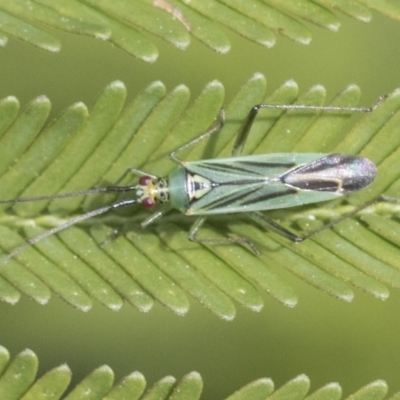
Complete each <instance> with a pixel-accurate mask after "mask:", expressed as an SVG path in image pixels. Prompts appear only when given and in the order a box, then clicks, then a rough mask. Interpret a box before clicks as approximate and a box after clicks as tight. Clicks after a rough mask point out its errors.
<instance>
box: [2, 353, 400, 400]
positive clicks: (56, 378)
mask: <svg viewBox="0 0 400 400" xmlns="http://www.w3.org/2000/svg"><path fill="white" fill-rule="evenodd" d="M0 363H1V370H0V375H1V376H0V396H1V398H2V399H7V400H14V399H15V400H19V399H21V400H41V399H43V400H45V399H49V398H51V399H54V400H57V399H61V398H63V399H65V400H78V399H87V400H124V399H129V400H134V399H137V400H139V399H141V400H153V399H157V400H163V399H165V400H167V399H168V400H196V399H200V398H201V394H202V390H203V380H202V378H201V376H200V374H199V373H197V372H190V373H188V374H187V375H185V376H183V377H182V378H181V379H180V380H177V379H175V378H174V377H172V376H166V377H164V378H162V379H160V380H159V381H158V382H155V383H154V384H153V385H152V386H151V387H148V388H147V390H146V384H147V382H146V379H145V377H144V376H143V375H142V374H141V373H140V372H137V371H135V372H132V373H131V374H129V375H127V376H125V377H123V378H122V379H120V380H119V381H118V382H115V381H114V380H115V378H114V373H113V370H112V369H111V368H110V367H109V366H107V365H103V366H101V367H99V368H97V369H95V370H94V371H92V372H91V373H90V374H89V375H87V376H86V377H85V378H83V379H82V381H81V382H78V383H77V384H76V386H75V387H73V388H70V387H69V385H70V382H71V378H72V371H71V370H70V368H69V367H68V366H67V365H65V364H64V365H60V366H59V367H56V368H53V369H52V370H50V371H48V372H46V373H45V374H44V375H43V376H42V377H40V378H37V377H36V374H37V368H38V358H37V356H36V354H35V353H34V352H33V351H31V350H29V349H27V350H24V351H22V352H21V353H19V354H17V355H16V356H15V357H14V359H12V360H10V354H9V353H8V351H7V349H5V348H4V347H0ZM310 385H311V382H310V380H309V378H308V377H307V376H306V375H299V376H297V377H296V378H294V379H293V380H291V381H289V382H286V383H285V384H283V385H282V386H281V387H280V388H278V389H275V388H274V383H273V381H272V380H271V379H269V378H260V379H257V380H255V381H253V382H250V383H249V384H247V385H246V386H244V387H242V388H240V389H238V390H237V391H236V392H235V393H233V394H232V395H231V396H229V397H227V398H226V400H258V399H259V400H265V399H270V400H284V399H299V400H301V399H307V400H340V399H341V397H342V389H341V387H340V385H339V384H338V383H329V384H327V385H325V386H323V387H321V388H320V389H317V390H316V391H314V392H313V393H311V394H308V393H309V391H310ZM66 391H69V393H68V394H67V395H66V396H65V397H63V394H64V393H65V392H66ZM387 392H388V386H387V384H386V382H385V381H383V380H377V381H374V382H371V383H369V384H367V385H365V386H363V387H362V388H360V389H359V390H358V391H357V392H355V393H353V394H352V395H351V396H350V397H349V398H351V399H353V400H369V399H374V400H379V399H384V398H385V397H386V395H387ZM398 396H399V394H395V395H394V396H392V397H390V398H388V399H393V400H394V399H396V398H398Z"/></svg>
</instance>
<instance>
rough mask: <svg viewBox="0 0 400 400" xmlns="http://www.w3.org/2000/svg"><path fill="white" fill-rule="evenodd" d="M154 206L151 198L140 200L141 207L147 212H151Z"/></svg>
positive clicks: (154, 203)
mask: <svg viewBox="0 0 400 400" xmlns="http://www.w3.org/2000/svg"><path fill="white" fill-rule="evenodd" d="M155 205H156V202H155V201H154V199H152V198H151V197H146V198H145V199H143V200H142V206H143V207H144V208H146V209H148V210H151V209H152V208H153V207H154V206H155Z"/></svg>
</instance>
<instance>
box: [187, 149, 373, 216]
mask: <svg viewBox="0 0 400 400" xmlns="http://www.w3.org/2000/svg"><path fill="white" fill-rule="evenodd" d="M333 156H337V157H353V158H356V159H357V160H366V159H364V158H361V157H357V156H344V155H340V154H338V155H327V154H321V153H292V154H290V153H282V154H265V155H253V156H245V157H235V158H225V159H212V160H201V161H195V162H183V163H182V166H183V167H184V168H185V169H186V171H187V173H188V174H190V175H192V176H195V175H199V176H201V177H203V178H205V179H207V180H209V181H210V183H211V189H210V190H209V191H208V192H207V193H205V194H204V195H202V196H201V197H199V198H192V199H191V200H190V201H189V208H188V210H187V212H186V214H187V215H208V214H224V213H235V212H249V211H262V210H272V209H277V208H287V207H296V206H300V205H303V204H308V203H315V202H320V201H326V200H331V199H334V198H337V197H338V196H341V195H342V194H344V193H341V192H340V191H336V190H335V191H332V190H324V189H322V190H318V187H317V186H318V185H317V184H315V182H317V183H318V180H320V181H321V182H322V183H324V182H325V181H324V176H323V164H324V160H325V157H328V161H329V157H333ZM316 160H321V162H320V163H318V162H316ZM366 161H367V162H369V160H366ZM369 163H371V162H369ZM371 164H372V163H371ZM309 165H310V169H311V167H313V166H314V165H316V166H317V169H318V174H317V175H316V177H315V178H313V176H312V174H311V173H308V174H307V169H308V166H309ZM321 165H322V167H321ZM328 167H329V165H328ZM321 169H322V172H321V171H320V170H321ZM348 169H349V168H348ZM298 170H299V171H302V170H304V171H305V173H303V175H302V176H303V179H309V180H310V182H312V183H313V189H311V190H307V189H304V188H303V189H299V188H298V187H296V186H294V185H291V184H287V183H285V182H284V177H285V176H286V175H290V174H292V175H296V174H297V171H298ZM336 170H337V173H339V176H338V177H337V179H332V178H329V179H327V181H329V180H330V181H333V183H334V185H335V188H337V187H339V186H340V179H341V176H340V173H342V170H343V167H342V166H341V169H338V168H337V167H336ZM336 170H335V171H336ZM331 171H332V169H331ZM354 172H355V173H356V174H357V173H359V172H358V171H354ZM299 175H300V172H299ZM372 179H373V178H372ZM368 183H369V182H368ZM322 186H324V185H322ZM364 186H365V185H364Z"/></svg>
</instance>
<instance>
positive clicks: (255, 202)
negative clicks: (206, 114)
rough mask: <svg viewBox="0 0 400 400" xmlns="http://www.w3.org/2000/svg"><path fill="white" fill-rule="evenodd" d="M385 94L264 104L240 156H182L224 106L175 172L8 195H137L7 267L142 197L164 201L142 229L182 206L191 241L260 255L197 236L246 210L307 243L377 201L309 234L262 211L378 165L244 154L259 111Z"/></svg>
mask: <svg viewBox="0 0 400 400" xmlns="http://www.w3.org/2000/svg"><path fill="white" fill-rule="evenodd" d="M385 98H386V96H382V97H380V98H379V99H378V101H377V102H376V103H375V104H373V105H372V106H371V107H335V106H312V105H298V104H258V105H255V106H254V107H253V108H252V109H251V110H250V112H249V114H248V116H247V118H246V120H245V122H244V124H243V127H242V129H241V130H240V131H239V133H238V136H237V138H236V142H235V145H234V148H233V151H232V157H230V158H221V159H210V160H200V161H182V160H180V159H179V158H178V157H177V156H176V154H177V153H178V152H180V151H182V150H184V149H186V148H188V147H190V146H192V145H194V144H196V143H198V142H200V141H202V140H204V139H206V138H208V137H210V136H211V135H213V134H215V133H217V132H219V131H220V130H221V128H222V126H223V124H224V120H225V115H224V111H223V110H221V113H220V119H219V122H218V123H217V124H216V125H215V126H213V127H211V128H210V129H209V130H208V131H207V132H205V133H203V134H202V135H200V136H199V137H197V138H196V139H194V140H192V141H190V142H188V143H186V144H185V145H183V146H181V147H179V148H178V149H176V150H174V151H173V152H172V153H170V158H171V159H172V160H173V161H174V162H176V163H177V164H178V166H177V167H176V168H175V169H174V170H173V171H172V172H171V173H170V174H169V175H168V176H167V177H159V176H155V175H151V174H149V173H146V172H143V171H141V170H138V169H134V168H131V169H129V170H128V171H126V173H133V174H136V175H139V176H140V178H139V182H138V184H136V185H131V186H118V185H116V186H106V187H99V188H92V189H89V190H81V191H77V192H71V193H62V194H55V195H45V196H39V197H24V198H17V199H12V200H2V201H0V203H21V202H29V201H39V200H49V199H56V198H66V197H75V196H83V195H89V194H94V193H105V192H107V193H110V192H114V193H115V192H121V193H122V192H131V193H132V196H131V197H130V198H129V199H124V200H119V201H116V202H114V203H112V204H109V205H106V206H104V207H101V208H97V209H95V210H92V211H89V212H86V213H84V214H82V215H80V216H78V217H75V218H72V219H71V220H69V221H67V222H65V223H63V224H61V225H59V226H57V227H54V228H52V229H49V230H47V231H45V232H44V233H42V234H40V235H37V236H35V237H33V238H31V239H28V240H27V241H26V242H25V243H23V244H22V245H20V246H19V247H17V248H15V249H14V250H13V251H11V252H10V253H9V254H7V255H6V256H5V257H3V258H2V259H0V265H1V264H4V263H6V262H7V261H8V260H9V259H11V258H12V257H14V256H15V255H16V254H18V253H19V252H20V251H22V250H23V249H24V248H26V247H28V246H30V245H33V244H35V243H37V242H39V241H40V240H43V239H45V238H46V237H48V236H50V235H53V234H55V233H57V232H60V231H62V230H64V229H66V228H68V227H69V226H71V225H74V224H76V223H79V222H81V221H84V220H86V219H89V218H92V217H95V216H97V215H100V214H104V213H106V212H108V211H110V210H113V209H116V208H120V207H125V206H129V205H131V204H135V203H141V204H142V206H143V207H144V208H146V209H152V208H153V207H154V206H155V205H156V204H159V205H162V207H161V208H160V209H159V210H158V211H156V212H155V213H154V214H152V215H151V216H149V217H148V218H147V219H145V220H144V221H143V222H142V223H141V227H142V228H145V227H147V226H148V225H150V224H152V223H153V222H154V221H155V220H157V219H158V218H160V217H162V216H163V215H165V214H166V213H167V212H169V211H170V210H172V209H175V210H178V211H180V212H182V213H183V214H185V215H188V216H190V215H193V216H198V218H197V219H196V221H195V222H194V224H193V225H192V227H191V229H190V230H189V234H188V239H189V240H191V241H198V242H213V243H226V242H236V243H243V244H246V245H248V246H249V247H250V248H251V249H252V250H253V251H254V253H256V254H259V251H258V250H257V248H256V247H255V246H254V245H253V243H252V242H251V241H250V240H249V239H247V238H245V237H224V238H222V237H221V238H206V237H198V236H197V232H198V230H199V228H200V227H201V226H202V225H203V223H204V221H205V219H206V217H208V216H209V215H213V214H226V213H239V212H245V213H248V214H249V215H250V217H252V218H253V219H255V220H256V221H259V222H260V223H262V224H263V225H264V226H267V227H268V228H270V229H272V230H273V231H275V232H277V233H279V234H280V235H282V236H284V237H286V238H287V239H289V240H291V241H294V242H301V241H303V240H305V239H307V238H309V237H311V236H313V235H315V234H316V233H318V232H321V231H322V230H324V229H327V228H329V227H331V226H333V225H335V224H336V223H338V222H340V221H342V220H344V219H346V218H348V217H351V216H353V215H355V214H356V213H357V212H359V211H360V210H362V209H363V208H365V207H367V206H368V205H370V204H372V203H373V201H375V199H374V200H371V201H369V202H367V203H364V204H362V205H360V206H359V207H357V208H355V209H354V210H353V211H352V212H350V213H348V214H346V215H344V216H342V217H340V218H339V219H336V220H333V221H331V222H330V223H328V224H326V225H324V226H322V227H321V228H319V229H317V230H314V231H312V232H309V233H308V234H307V235H305V236H298V235H296V234H294V233H292V232H290V231H289V230H287V229H286V228H284V227H282V226H281V225H279V224H278V223H276V222H274V221H273V220H271V219H269V218H267V217H265V216H264V215H263V214H262V213H261V211H266V210H273V209H278V208H288V207H295V206H300V205H303V204H310V203H318V202H322V201H326V200H331V199H335V198H337V197H340V196H343V195H346V194H350V193H353V192H355V191H358V190H361V189H363V188H365V187H366V186H367V185H369V184H370V183H371V182H372V181H373V180H374V178H375V176H376V167H375V165H374V163H373V162H372V161H370V160H368V159H367V158H364V157H361V156H356V155H346V154H340V153H335V154H321V153H279V154H263V155H250V156H241V152H242V150H243V147H244V145H245V142H246V139H247V136H248V134H249V132H250V128H251V126H252V124H253V122H254V120H255V117H256V115H257V113H258V111H259V110H260V109H262V108H275V109H284V110H311V111H331V112H351V113H353V112H359V113H368V112H372V111H373V110H375V109H376V108H377V107H378V105H379V104H380V103H381V102H382V101H383V100H384V99H385ZM126 173H125V174H126ZM125 174H124V176H125ZM121 179H122V178H121Z"/></svg>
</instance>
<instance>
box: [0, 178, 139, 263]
mask: <svg viewBox="0 0 400 400" xmlns="http://www.w3.org/2000/svg"><path fill="white" fill-rule="evenodd" d="M138 188H139V185H134V186H105V187H100V188H92V189H88V190H80V191H77V192H70V193H61V194H56V195H45V196H37V197H21V198H16V199H12V200H0V203H2V204H5V203H23V202H28V201H40V200H51V199H60V198H66V197H76V196H84V195H88V194H95V193H116V192H128V191H132V190H137V189H138ZM137 202H138V199H137V198H136V197H135V198H133V199H126V200H119V201H117V202H115V203H112V204H109V205H107V206H104V207H100V208H96V209H95V210H92V211H88V212H86V213H85V214H82V215H79V216H77V217H75V218H72V219H70V220H69V221H67V222H64V223H63V224H61V225H59V226H56V227H54V228H51V229H49V230H47V231H45V232H43V233H41V234H39V235H37V236H34V237H33V238H30V239H28V240H27V241H26V242H24V243H23V244H21V245H20V246H18V247H16V248H15V249H14V250H12V251H11V252H10V253H8V254H7V255H5V256H4V257H3V258H1V259H0V265H4V264H6V263H7V262H8V261H9V260H10V259H11V258H13V257H14V256H15V255H17V254H18V253H19V252H21V251H22V250H24V249H25V248H26V247H29V246H31V245H33V244H35V243H37V242H39V241H41V240H43V239H45V238H47V237H49V236H51V235H53V234H55V233H58V232H61V231H63V230H64V229H67V228H69V227H70V226H72V225H75V224H77V223H79V222H82V221H85V220H87V219H90V218H93V217H96V216H97V215H101V214H104V213H106V212H108V211H111V210H113V209H116V208H120V207H124V206H128V205H131V204H135V203H137Z"/></svg>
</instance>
